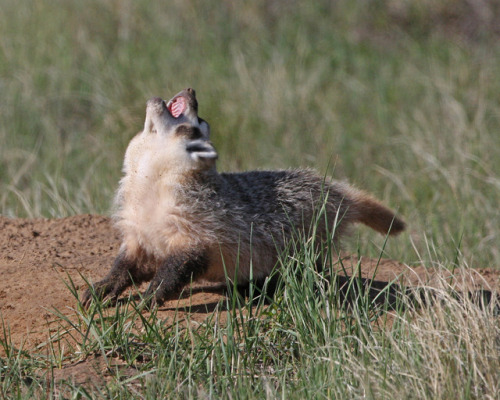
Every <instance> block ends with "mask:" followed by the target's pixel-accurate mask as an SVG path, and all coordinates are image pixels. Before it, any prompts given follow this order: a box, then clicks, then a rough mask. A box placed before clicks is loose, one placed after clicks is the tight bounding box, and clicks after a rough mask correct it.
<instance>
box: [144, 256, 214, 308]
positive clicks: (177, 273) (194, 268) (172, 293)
mask: <svg viewBox="0 0 500 400" xmlns="http://www.w3.org/2000/svg"><path fill="white" fill-rule="evenodd" d="M207 267H208V256H207V253H206V251H205V250H197V249H193V250H191V251H186V252H180V253H176V254H172V255H170V256H168V257H167V258H166V259H165V260H163V261H162V262H161V264H160V266H159V267H158V270H157V271H156V275H155V277H154V278H153V280H152V281H151V284H150V285H149V288H148V290H147V292H146V293H145V295H146V296H151V295H153V293H154V294H155V297H154V301H155V302H156V303H157V304H162V303H163V302H164V301H165V300H168V299H174V298H176V297H178V296H179V294H180V293H181V290H182V288H183V287H184V286H186V285H187V284H188V283H190V282H191V281H192V280H196V278H197V277H198V276H199V275H201V274H202V273H203V272H204V271H205V270H206V269H207Z"/></svg>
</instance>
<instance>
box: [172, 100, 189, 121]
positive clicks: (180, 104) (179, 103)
mask: <svg viewBox="0 0 500 400" xmlns="http://www.w3.org/2000/svg"><path fill="white" fill-rule="evenodd" d="M185 109H186V100H184V97H177V98H176V99H175V100H174V102H173V103H172V106H171V108H170V112H171V113H172V116H173V117H174V118H177V117H178V116H179V115H181V114H182V113H183V112H184V110H185Z"/></svg>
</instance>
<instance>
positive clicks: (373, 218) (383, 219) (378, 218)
mask: <svg viewBox="0 0 500 400" xmlns="http://www.w3.org/2000/svg"><path fill="white" fill-rule="evenodd" d="M349 197H350V198H351V201H352V204H351V207H353V208H354V210H355V215H356V220H357V221H358V222H361V223H363V224H365V225H367V226H369V227H370V228H372V229H375V230H376V231H377V232H380V233H382V234H384V235H386V234H389V235H397V234H398V233H400V232H402V231H403V230H404V229H405V227H406V224H405V223H404V221H403V220H402V219H400V218H398V217H397V216H396V214H394V212H392V211H391V210H389V209H388V208H387V207H385V206H383V205H382V204H380V203H379V202H378V201H377V200H376V199H374V198H373V197H371V196H370V195H369V194H367V193H364V192H362V191H359V190H356V189H353V190H352V191H351V193H350V196H349Z"/></svg>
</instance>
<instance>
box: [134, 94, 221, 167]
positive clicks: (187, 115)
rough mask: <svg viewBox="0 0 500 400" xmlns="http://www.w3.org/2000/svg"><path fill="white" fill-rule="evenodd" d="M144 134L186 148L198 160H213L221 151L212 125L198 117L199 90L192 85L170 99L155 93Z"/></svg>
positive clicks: (204, 161)
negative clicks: (214, 140)
mask: <svg viewBox="0 0 500 400" xmlns="http://www.w3.org/2000/svg"><path fill="white" fill-rule="evenodd" d="M143 134H146V135H149V134H152V135H158V136H160V137H162V138H164V139H166V143H167V144H168V143H171V144H172V145H174V143H175V147H176V148H177V149H179V150H180V149H182V150H184V151H185V152H186V154H187V155H188V156H189V158H190V159H191V160H192V161H193V162H194V163H199V164H207V163H208V164H210V163H213V161H214V160H215V159H217V152H216V150H215V148H214V147H213V145H212V144H211V143H210V126H209V125H208V123H207V122H206V121H205V120H203V119H201V118H199V117H198V101H197V100H196V92H195V91H194V90H193V89H191V88H189V89H185V90H183V91H181V92H180V93H178V94H176V95H175V96H174V97H173V98H172V99H171V100H169V101H168V102H167V101H165V100H163V99H161V98H159V97H155V98H153V99H150V100H149V101H148V103H147V107H146V121H145V123H144V131H143Z"/></svg>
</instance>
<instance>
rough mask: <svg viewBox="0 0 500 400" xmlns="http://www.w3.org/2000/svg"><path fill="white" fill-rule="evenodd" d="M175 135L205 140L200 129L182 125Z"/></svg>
mask: <svg viewBox="0 0 500 400" xmlns="http://www.w3.org/2000/svg"><path fill="white" fill-rule="evenodd" d="M175 135H176V136H178V137H181V136H184V137H185V138H186V139H189V140H195V139H201V138H203V134H202V133H201V131H200V129H199V128H197V127H194V126H189V125H180V126H179V127H178V128H177V129H176V130H175Z"/></svg>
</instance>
